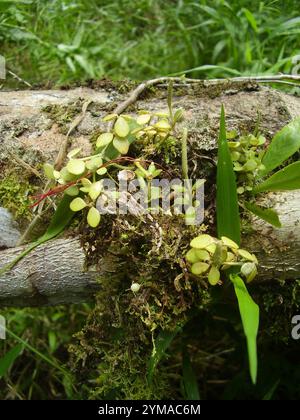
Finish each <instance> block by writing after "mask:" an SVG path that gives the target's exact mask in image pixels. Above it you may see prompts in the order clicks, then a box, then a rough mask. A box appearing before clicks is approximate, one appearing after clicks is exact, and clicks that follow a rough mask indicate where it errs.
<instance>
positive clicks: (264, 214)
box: [245, 203, 281, 228]
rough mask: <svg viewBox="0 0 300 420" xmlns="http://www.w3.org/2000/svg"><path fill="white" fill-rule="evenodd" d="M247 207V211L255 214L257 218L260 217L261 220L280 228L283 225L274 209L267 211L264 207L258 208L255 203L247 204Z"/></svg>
mask: <svg viewBox="0 0 300 420" xmlns="http://www.w3.org/2000/svg"><path fill="white" fill-rule="evenodd" d="M245 207H246V209H247V210H249V211H250V212H251V213H253V214H255V216H258V217H259V218H260V219H262V220H264V221H266V222H268V223H270V224H271V225H273V226H275V227H277V228H280V227H281V223H280V220H279V217H278V214H277V213H276V211H275V210H273V209H266V208H264V207H261V206H258V205H257V204H254V203H245Z"/></svg>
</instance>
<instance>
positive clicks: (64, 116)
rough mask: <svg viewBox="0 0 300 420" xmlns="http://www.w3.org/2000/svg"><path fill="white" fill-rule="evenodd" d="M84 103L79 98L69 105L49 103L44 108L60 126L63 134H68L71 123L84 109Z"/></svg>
mask: <svg viewBox="0 0 300 420" xmlns="http://www.w3.org/2000/svg"><path fill="white" fill-rule="evenodd" d="M82 104H83V101H82V100H81V99H78V100H77V101H76V102H74V103H73V104H68V105H47V106H45V107H44V108H43V112H45V113H46V114H47V115H48V116H49V118H50V119H51V120H52V121H53V122H55V123H56V124H57V125H58V126H59V127H60V129H61V132H62V133H63V134H67V132H68V129H69V124H70V123H72V122H73V121H74V118H75V117H76V116H77V115H78V114H80V112H81V111H82Z"/></svg>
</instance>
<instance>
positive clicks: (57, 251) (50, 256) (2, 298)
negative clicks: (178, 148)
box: [0, 81, 300, 306]
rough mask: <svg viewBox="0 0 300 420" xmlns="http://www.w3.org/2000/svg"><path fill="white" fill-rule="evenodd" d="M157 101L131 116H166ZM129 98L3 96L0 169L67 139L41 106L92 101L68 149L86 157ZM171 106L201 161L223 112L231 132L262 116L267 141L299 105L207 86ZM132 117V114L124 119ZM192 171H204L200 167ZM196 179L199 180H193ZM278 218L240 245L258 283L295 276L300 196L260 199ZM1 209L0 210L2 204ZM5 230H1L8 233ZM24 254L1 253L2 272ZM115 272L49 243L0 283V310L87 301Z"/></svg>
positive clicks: (63, 241)
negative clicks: (255, 266) (249, 253)
mask: <svg viewBox="0 0 300 420" xmlns="http://www.w3.org/2000/svg"><path fill="white" fill-rule="evenodd" d="M156 89H157V92H156V94H155V95H152V96H151V95H150V97H149V98H148V99H147V98H146V99H145V98H144V99H142V100H139V101H138V102H136V103H135V109H136V110H138V109H149V110H161V109H165V108H166V89H165V88H159V87H157V88H156ZM127 97H128V96H126V94H125V95H120V93H119V92H118V91H117V90H116V89H114V88H113V87H111V86H109V87H107V88H105V87H104V88H101V89H99V88H95V89H91V88H78V89H73V90H52V91H20V92H1V93H0V165H3V166H5V165H6V164H7V159H9V156H11V153H14V154H15V155H17V156H19V157H22V159H23V160H24V162H27V163H28V164H30V165H34V164H35V163H37V162H39V161H40V160H41V159H46V160H47V161H51V160H52V161H54V160H55V157H56V156H57V153H58V151H59V149H60V147H61V144H62V143H63V142H65V141H66V135H67V133H68V128H70V126H71V124H72V123H71V122H70V126H69V127H68V126H67V127H66V130H65V134H64V132H63V130H62V129H61V127H60V126H59V124H58V123H57V121H54V120H53V118H52V117H51V115H50V114H49V110H48V112H45V111H44V108H45V106H49V105H52V106H63V107H67V106H69V105H70V104H74V103H75V102H76V101H78V100H79V99H80V100H81V101H82V103H84V102H86V101H91V102H92V103H91V104H90V106H89V108H88V110H86V113H85V115H84V118H83V119H82V121H81V122H80V124H79V125H78V127H77V128H76V130H75V131H74V132H73V135H72V138H71V140H72V147H78V146H80V147H82V148H83V150H84V153H89V152H90V151H91V143H90V137H91V136H92V135H93V134H94V133H95V132H97V131H98V132H100V131H101V130H105V127H106V126H105V124H104V123H103V122H102V121H101V117H102V116H104V115H105V114H107V113H108V112H111V111H112V110H113V109H115V108H116V105H117V104H118V103H124V101H126V98H127ZM174 102H175V106H180V107H182V108H183V109H184V110H185V115H186V121H185V124H186V125H187V126H188V128H189V133H190V136H189V147H190V148H191V147H194V146H195V145H197V149H199V150H200V151H201V154H205V153H206V152H208V151H209V152H211V151H216V137H217V131H218V124H219V113H220V106H221V104H222V103H224V104H225V106H226V114H227V124H228V128H229V129H234V128H238V129H245V130H249V129H253V128H254V127H255V124H256V121H257V115H258V114H259V115H260V121H261V124H260V127H261V129H262V131H263V132H264V133H265V134H266V135H267V136H268V137H269V138H270V137H272V135H273V134H274V133H275V132H276V131H277V130H279V129H280V128H282V127H283V126H284V125H285V124H287V123H288V122H289V121H290V120H291V119H292V118H294V117H296V116H299V115H300V99H299V98H296V97H294V96H291V95H288V94H283V93H280V92H277V91H275V90H271V89H268V88H265V87H259V86H258V85H257V84H253V81H251V82H249V83H248V82H246V84H243V85H241V83H238V84H235V83H231V84H228V83H227V82H226V83H225V85H224V88H223V89H221V90H220V91H218V92H217V93H216V94H213V93H212V91H211V86H209V85H207V83H204V82H203V83H199V84H197V83H193V84H192V85H190V86H186V87H184V88H183V90H181V91H180V94H179V93H177V94H176V92H175V95H174ZM129 111H131V110H130V109H129V110H128V111H127V112H129ZM197 165H198V166H199V167H201V159H200V158H199V162H197ZM194 175H196V174H194ZM264 200H265V201H267V203H270V202H271V203H272V204H273V205H274V207H275V208H276V209H277V211H278V212H279V215H280V218H281V220H282V223H283V228H282V229H276V228H272V227H270V226H269V225H267V224H266V223H263V222H261V221H257V220H254V222H253V223H254V224H253V228H254V232H253V233H252V234H250V235H249V236H248V237H247V238H245V239H244V241H245V244H247V245H246V246H247V249H248V248H249V247H251V248H252V249H253V250H254V251H255V252H256V253H257V255H258V258H259V260H260V277H259V278H258V281H266V280H271V279H273V278H282V277H285V278H289V279H293V278H297V277H299V276H300V260H299V256H300V192H298V191H295V192H284V193H278V194H271V195H268V196H267V197H265V198H264ZM0 206H1V203H0ZM5 227H6V226H3V225H2V226H0V228H1V229H2V231H3V229H5ZM22 249H23V248H22V247H19V248H11V249H4V250H1V251H0V268H1V267H3V266H4V265H5V264H7V263H9V262H10V261H12V260H13V258H14V257H15V256H16V255H18V254H19V253H20V251H21V250H22ZM116 264H117V262H116V261H114V264H111V261H110V260H109V257H108V259H107V260H105V259H104V260H103V264H102V265H101V267H103V270H102V269H101V272H95V271H93V269H92V268H89V269H87V268H86V266H85V252H84V249H83V248H82V246H81V243H80V240H79V239H77V238H60V239H56V240H53V241H50V242H49V243H46V244H44V245H42V246H40V247H38V248H37V249H35V250H34V251H32V253H31V254H29V255H28V256H27V257H25V258H24V259H23V260H22V261H20V262H19V263H18V264H17V266H16V267H15V268H13V269H12V270H11V271H8V272H6V273H5V274H4V275H2V276H1V277H0V306H9V305H14V306H15V305H18V306H30V305H46V304H52V305H53V304H60V303H71V302H79V301H84V300H86V299H87V298H88V297H89V296H90V295H92V294H93V293H94V291H95V290H96V289H98V288H99V287H101V281H99V279H100V280H101V277H103V276H105V273H108V272H109V273H110V274H111V271H112V269H113V267H114V266H115V265H116Z"/></svg>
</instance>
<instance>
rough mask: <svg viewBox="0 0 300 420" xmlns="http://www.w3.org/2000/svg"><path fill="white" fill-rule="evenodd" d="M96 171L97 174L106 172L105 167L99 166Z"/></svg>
mask: <svg viewBox="0 0 300 420" xmlns="http://www.w3.org/2000/svg"><path fill="white" fill-rule="evenodd" d="M96 172H97V174H98V175H105V174H106V172H107V168H99V169H98V170H97V171H96Z"/></svg>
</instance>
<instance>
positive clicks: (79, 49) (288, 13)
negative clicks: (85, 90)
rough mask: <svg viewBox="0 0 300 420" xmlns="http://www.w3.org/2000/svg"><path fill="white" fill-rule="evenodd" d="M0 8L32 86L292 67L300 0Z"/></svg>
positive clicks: (147, 0) (11, 4)
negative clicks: (88, 79) (103, 79)
mask: <svg viewBox="0 0 300 420" xmlns="http://www.w3.org/2000/svg"><path fill="white" fill-rule="evenodd" d="M0 11H1V15H0V42H1V49H0V53H1V54H2V55H4V56H5V57H6V59H7V61H8V65H9V67H10V68H11V70H12V71H14V72H15V73H17V74H19V75H20V76H21V77H23V78H24V79H25V80H28V81H29V82H32V83H42V84H45V83H46V82H47V81H49V80H50V81H51V82H54V83H67V82H71V81H81V80H85V79H87V78H95V77H96V78H101V77H109V78H114V79H122V78H132V79H137V80H140V79H147V78H152V77H154V76H158V75H159V76H163V75H169V74H174V73H179V72H187V71H188V72H191V75H192V76H193V77H202V76H218V77H220V76H227V75H232V74H252V73H262V72H270V73H276V72H278V71H287V72H288V71H290V69H291V67H292V62H291V60H292V57H293V56H295V55H296V54H297V53H299V43H298V41H297V40H299V34H300V16H299V5H298V1H297V0H269V1H256V2H253V1H250V0H235V1H223V0H209V1H206V0H199V1H196V0H169V1H164V0H98V1H97V0H66V1H59V0H51V1H49V0H36V1H34V0H20V1H11V0H10V1H9V0H1V1H0ZM208 66H217V67H216V68H214V67H208Z"/></svg>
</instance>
